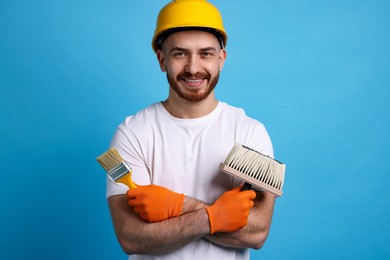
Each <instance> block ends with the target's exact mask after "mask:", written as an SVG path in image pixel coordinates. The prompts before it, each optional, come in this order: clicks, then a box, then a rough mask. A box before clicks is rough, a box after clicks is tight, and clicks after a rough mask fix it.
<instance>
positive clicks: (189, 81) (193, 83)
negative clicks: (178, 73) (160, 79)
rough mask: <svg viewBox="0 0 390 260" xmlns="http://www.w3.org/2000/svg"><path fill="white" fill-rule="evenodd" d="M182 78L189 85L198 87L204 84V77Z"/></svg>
mask: <svg viewBox="0 0 390 260" xmlns="http://www.w3.org/2000/svg"><path fill="white" fill-rule="evenodd" d="M181 80H182V81H183V82H184V84H185V85H186V86H189V87H198V86H200V85H202V84H203V82H204V79H185V78H182V79H181Z"/></svg>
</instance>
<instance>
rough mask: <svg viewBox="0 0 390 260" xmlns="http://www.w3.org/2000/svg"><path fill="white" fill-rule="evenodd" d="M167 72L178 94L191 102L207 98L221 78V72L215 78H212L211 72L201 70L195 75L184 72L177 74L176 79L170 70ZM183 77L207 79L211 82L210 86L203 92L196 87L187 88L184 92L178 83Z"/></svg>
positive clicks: (169, 80)
mask: <svg viewBox="0 0 390 260" xmlns="http://www.w3.org/2000/svg"><path fill="white" fill-rule="evenodd" d="M166 74H167V79H168V82H169V85H170V86H171V88H172V89H173V90H174V91H175V92H176V93H177V95H179V97H181V98H183V99H185V100H187V101H190V102H199V101H202V100H204V99H206V98H207V97H208V96H209V95H210V93H211V92H212V91H213V90H214V88H215V86H216V85H217V83H218V80H219V72H218V74H217V75H216V76H215V77H214V78H213V79H211V75H210V74H209V73H201V72H199V73H197V74H195V75H192V74H190V73H187V72H182V73H180V74H179V75H177V78H176V80H175V79H174V78H173V77H171V76H170V75H169V73H168V72H167V73H166ZM181 78H195V79H206V80H207V81H208V82H209V86H208V88H207V89H206V90H205V91H203V89H202V92H200V91H199V90H198V89H194V90H191V89H189V90H188V89H187V91H186V92H184V91H182V90H181V89H180V86H179V84H178V82H179V80H180V79H181ZM210 80H211V81H210Z"/></svg>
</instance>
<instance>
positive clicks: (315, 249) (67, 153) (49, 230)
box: [0, 0, 390, 259]
mask: <svg viewBox="0 0 390 260" xmlns="http://www.w3.org/2000/svg"><path fill="white" fill-rule="evenodd" d="M165 3H166V1H162V0H160V1H122V0H118V1H102V0H93V1H92V0H78V1H76V0H67V1H65V0H59V1H44V0H35V1H27V0H12V1H11V0H5V1H4V0H3V1H1V2H0V87H1V93H0V124H1V125H0V126H1V128H0V129H1V134H0V172H1V177H2V180H1V182H0V192H1V194H0V202H1V214H0V247H1V249H0V259H126V256H125V255H124V254H123V253H122V252H121V249H120V247H119V245H118V243H117V241H116V238H115V235H114V232H113V228H112V224H111V219H110V216H109V213H108V208H107V204H106V199H105V176H104V171H103V170H102V169H101V168H100V166H99V165H98V164H97V163H96V162H95V158H96V157H97V156H98V155H99V154H100V153H102V152H104V151H105V150H106V148H107V146H108V143H109V140H110V139H111V136H112V134H113V132H114V130H115V128H116V126H117V125H118V124H119V123H120V122H121V121H122V120H123V119H124V117H125V116H127V115H129V114H133V113H135V112H136V111H138V110H139V109H141V108H143V107H145V106H147V105H149V104H151V103H153V102H156V101H160V100H163V99H165V98H166V96H167V90H168V85H167V83H166V79H165V75H164V74H163V73H161V72H160V70H159V68H158V65H157V62H156V59H155V57H154V53H153V52H152V50H151V47H150V40H151V37H152V33H153V30H154V24H155V18H156V15H157V13H158V11H159V9H160V7H161V6H162V5H163V4H165ZM212 3H214V4H215V5H217V6H218V7H219V9H220V10H221V12H222V13H223V15H224V19H225V26H226V29H227V31H228V34H229V42H228V45H227V51H228V60H227V63H226V65H225V68H224V71H223V73H222V76H221V80H220V84H219V85H218V87H217V95H218V98H219V99H220V100H223V101H226V102H228V103H230V104H232V105H235V106H238V107H243V108H244V109H245V110H246V112H247V114H248V115H249V116H251V117H254V118H257V119H258V120H260V121H262V122H263V123H264V124H265V125H266V127H267V129H268V131H269V133H270V135H271V137H272V139H273V143H274V149H275V155H276V157H277V158H278V159H279V160H281V161H283V162H285V163H286V164H287V172H286V182H285V188H284V195H283V197H282V198H279V199H278V200H277V203H276V209H275V214H274V219H273V225H272V229H271V233H270V235H269V238H268V240H267V243H266V245H265V246H264V248H263V249H262V250H260V251H252V257H253V259H389V258H390V221H389V213H390V212H389V211H390V206H389V199H390V196H389V188H388V187H389V182H390V177H389V174H390V167H389V159H388V156H389V152H390V149H389V145H390V138H389V133H390V115H389V101H390V100H389V99H390V92H389V87H390V86H389V85H390V84H389V82H390V73H389V68H390V51H389V47H390V1H387V0H366V1H362V0H337V1H336V0H326V1H325V0H319V1H309V0H297V1H287V0H280V1H270V0H264V1H263V0H260V1H258V0H251V1H222V0H215V1H212Z"/></svg>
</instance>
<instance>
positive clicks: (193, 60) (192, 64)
mask: <svg viewBox="0 0 390 260" xmlns="http://www.w3.org/2000/svg"><path fill="white" fill-rule="evenodd" d="M200 63H201V61H200V60H199V58H198V57H197V56H195V55H191V56H190V57H189V58H188V62H187V64H186V68H185V69H186V71H187V72H188V73H190V74H192V75H195V74H196V73H198V72H199V71H200Z"/></svg>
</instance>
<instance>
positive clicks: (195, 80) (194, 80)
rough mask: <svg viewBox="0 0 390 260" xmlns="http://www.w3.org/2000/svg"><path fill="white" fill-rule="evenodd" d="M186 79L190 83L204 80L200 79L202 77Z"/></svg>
mask: <svg viewBox="0 0 390 260" xmlns="http://www.w3.org/2000/svg"><path fill="white" fill-rule="evenodd" d="M186 81H187V82H189V83H198V82H201V81H202V80H200V79H186Z"/></svg>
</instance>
